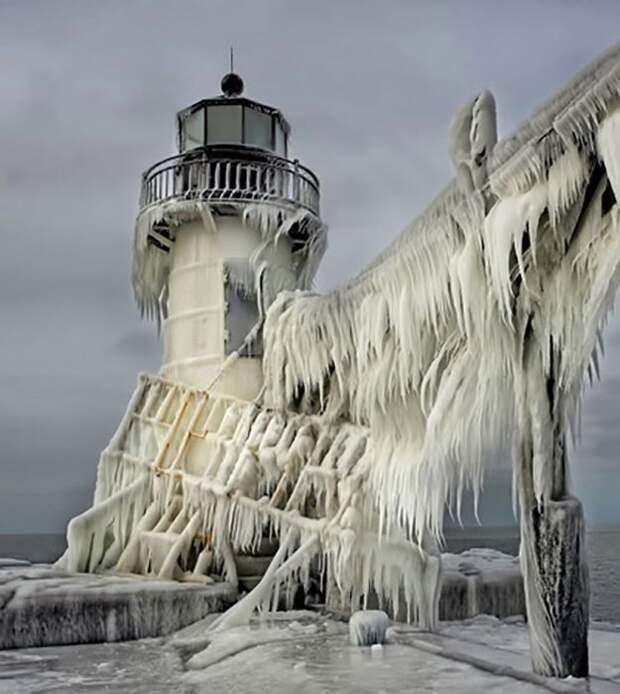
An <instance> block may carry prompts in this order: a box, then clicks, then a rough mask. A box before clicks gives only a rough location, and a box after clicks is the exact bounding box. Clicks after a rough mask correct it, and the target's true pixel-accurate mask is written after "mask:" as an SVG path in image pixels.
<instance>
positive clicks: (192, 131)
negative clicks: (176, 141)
mask: <svg viewBox="0 0 620 694" xmlns="http://www.w3.org/2000/svg"><path fill="white" fill-rule="evenodd" d="M204 136H205V112H204V110H203V109H199V110H198V111H195V112H194V113H192V115H191V116H189V117H188V118H186V119H185V122H184V123H183V150H188V149H193V148H194V147H202V146H203V145H204Z"/></svg>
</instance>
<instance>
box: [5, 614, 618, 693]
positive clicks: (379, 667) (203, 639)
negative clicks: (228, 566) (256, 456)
mask: <svg viewBox="0 0 620 694" xmlns="http://www.w3.org/2000/svg"><path fill="white" fill-rule="evenodd" d="M209 621H210V620H209V619H207V620H204V621H203V622H198V623H196V624H194V625H191V626H190V627H187V628H185V629H184V630H182V631H181V632H178V633H176V634H174V635H172V636H171V637H169V638H166V639H163V638H162V639H146V640H142V641H134V642H130V643H109V644H93V645H83V646H71V647H64V648H58V647H54V648H45V649H34V648H33V649H22V650H14V651H4V652H0V693H1V694H34V693H35V692H36V694H39V693H41V694H44V693H46V692H63V693H64V692H77V693H78V694H81V693H84V694H86V693H87V692H88V693H91V692H105V691H114V690H117V691H131V692H132V694H159V693H160V692H162V693H163V692H170V691H174V692H181V693H183V694H185V693H188V694H189V693H190V692H191V693H194V694H202V693H203V692H204V693H207V692H210V693H212V692H214V691H215V692H217V691H222V692H224V691H225V692H230V693H231V694H236V693H242V692H243V693H244V694H262V693H263V692H265V691H268V692H269V693H270V694H285V693H289V692H291V691H294V692H295V694H331V693H336V692H351V693H353V692H355V693H359V694H371V693H372V694H377V693H378V692H385V693H386V694H387V692H390V694H392V693H400V692H402V693H405V692H407V693H409V692H416V693H419V692H433V693H434V694H444V693H445V694H454V693H455V692H458V693H459V694H474V693H477V692H497V693H498V694H500V693H503V692H510V693H511V694H528V693H529V692H545V691H549V690H551V691H561V692H570V693H579V694H581V693H585V692H586V688H585V683H582V682H580V681H577V680H573V681H572V682H571V681H557V680H555V681H547V682H546V683H545V684H544V686H541V684H539V683H537V682H535V681H525V680H524V679H523V677H522V675H523V674H526V675H527V674H528V673H531V668H530V663H529V656H528V653H527V648H528V646H527V630H526V627H525V625H524V624H523V623H522V622H518V621H516V620H512V621H510V622H501V621H499V620H497V619H493V618H488V617H477V618H475V619H473V620H468V621H466V622H461V623H451V624H445V625H443V627H442V630H441V634H439V635H432V636H431V635H428V634H424V633H422V632H419V631H416V630H414V629H411V628H407V627H398V628H397V630H395V631H396V632H397V633H394V642H393V643H390V644H387V645H385V646H384V647H383V648H381V649H376V648H375V649H370V648H355V647H352V646H349V645H348V640H347V627H346V624H344V623H342V622H336V621H334V620H331V619H327V618H325V617H324V616H321V615H316V614H309V613H305V614H293V615H283V616H281V618H280V619H278V620H275V621H271V622H269V623H265V624H262V625H257V624H254V625H252V626H251V627H247V628H240V629H236V630H231V631H230V632H224V633H223V634H222V635H221V636H219V637H218V638H217V639H216V640H214V641H213V642H212V643H211V644H210V645H209V646H208V647H207V648H206V650H205V645H206V643H207V633H208V631H207V630H208V622H209ZM197 656H200V658H199V659H197ZM201 661H202V662H201ZM467 661H470V662H467ZM591 662H592V671H593V678H592V681H591V689H590V691H591V692H592V693H593V694H608V693H609V694H613V693H616V692H617V693H618V694H620V632H618V631H616V630H611V631H603V630H599V629H593V630H592V632H591ZM472 663H475V664H472ZM194 667H196V668H197V669H194Z"/></svg>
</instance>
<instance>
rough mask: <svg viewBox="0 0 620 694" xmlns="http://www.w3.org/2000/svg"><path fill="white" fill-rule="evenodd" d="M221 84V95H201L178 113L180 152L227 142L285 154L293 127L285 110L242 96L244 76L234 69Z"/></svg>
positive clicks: (233, 145)
mask: <svg viewBox="0 0 620 694" xmlns="http://www.w3.org/2000/svg"><path fill="white" fill-rule="evenodd" d="M221 87H222V92H223V93H222V94H221V95H220V96H217V97H215V98H211V99H202V100H200V101H197V102H196V103H195V104H192V105H191V106H189V107H187V108H184V109H182V110H181V111H179V112H178V113H177V126H178V144H179V152H180V153H181V154H183V153H185V152H189V151H191V150H193V149H197V148H204V147H211V146H212V145H228V146H232V147H244V148H245V147H251V148H253V149H260V150H264V151H266V152H269V153H273V154H276V155H278V156H280V157H285V158H286V157H287V155H288V141H289V136H290V132H291V128H290V126H289V124H288V122H287V120H286V118H284V116H283V115H282V113H281V112H280V111H279V110H278V109H277V108H273V107H272V106H267V105H266V104H262V103H260V102H258V101H254V100H253V99H248V98H246V97H243V96H241V94H242V93H243V80H242V79H241V77H239V75H237V74H235V73H233V72H231V73H228V74H227V75H225V76H224V78H223V79H222V83H221Z"/></svg>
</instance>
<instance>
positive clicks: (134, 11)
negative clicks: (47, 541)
mask: <svg viewBox="0 0 620 694" xmlns="http://www.w3.org/2000/svg"><path fill="white" fill-rule="evenodd" d="M619 25H620V3H618V2H617V0H616V1H614V0H610V1H609V2H604V1H603V0H598V1H594V0H591V1H590V2H586V1H585V0H584V1H581V2H578V1H570V0H538V1H536V2H534V1H531V2H524V1H523V0H519V1H518V2H517V1H516V0H515V1H513V2H501V1H499V0H489V1H488V2H483V1H476V2H474V1H471V2H465V1H459V0H453V1H452V2H441V1H431V0H427V1H426V2H421V1H419V2H414V1H411V0H410V1H405V0H403V1H402V2H397V1H389V0H376V1H375V2H364V1H362V0H349V1H343V0H338V1H337V2H334V1H332V0H306V1H305V2H294V1H285V0H280V1H277V0H273V1H271V0H270V1H268V0H254V1H253V2H233V1H232V0H229V1H228V2H220V1H215V0H209V1H207V0H202V1H184V2H155V1H151V2H147V1H146V0H124V1H122V2H104V1H101V0H96V1H89V0H80V1H78V0H75V1H74V2H64V1H61V0H43V1H41V2H35V1H33V0H30V1H29V0H20V1H15V2H13V1H9V0H0V233H1V239H2V247H1V249H0V318H1V319H2V329H1V330H0V532H41V531H62V530H63V529H64V526H65V524H66V521H67V519H68V518H70V517H71V516H73V515H75V514H76V513H78V512H79V511H81V510H83V509H84V508H85V507H86V506H88V505H89V503H90V500H91V497H92V492H93V488H94V480H95V471H96V465H97V460H98V456H99V452H100V451H101V449H103V448H104V447H105V445H106V443H107V441H108V439H109V437H110V435H111V434H112V432H113V431H114V429H115V427H116V425H117V424H118V422H119V420H120V418H121V416H122V414H123V411H124V408H125V406H126V403H127V400H128V398H129V396H130V393H131V391H132V390H133V388H134V385H135V380H136V375H137V373H138V372H139V371H156V370H157V369H158V367H159V363H160V355H161V345H160V343H159V341H158V339H157V338H156V335H155V329H154V326H152V325H149V324H145V323H142V322H140V320H139V318H138V315H137V312H136V310H135V308H134V304H133V299H132V296H131V292H130V286H129V268H130V261H131V258H130V247H131V237H132V233H133V232H132V229H133V221H134V218H135V214H136V211H137V199H138V188H139V181H140V173H141V171H142V170H143V169H145V168H146V167H147V166H149V165H151V164H153V163H155V162H156V161H158V160H159V159H162V158H164V157H165V156H168V155H170V154H173V153H174V144H175V140H174V136H175V133H174V114H175V112H176V111H177V110H179V109H180V108H183V107H185V106H188V105H189V104H191V103H193V102H194V101H196V100H198V99H200V98H203V97H208V96H214V95H217V94H218V93H219V82H220V79H221V77H222V75H223V74H224V72H225V71H226V67H227V54H228V47H229V46H230V45H231V44H234V46H235V54H236V68H237V70H238V72H240V73H241V75H242V76H243V78H244V80H245V83H246V94H247V95H248V96H250V97H253V98H256V99H258V100H261V101H264V102H266V103H269V104H272V105H274V106H278V107H280V108H281V109H282V110H283V111H284V113H285V115H286V116H287V118H288V119H289V121H290V123H291V125H292V128H293V147H294V153H295V155H296V156H298V157H299V158H300V159H301V161H302V162H303V163H305V164H306V165H308V166H310V167H311V168H312V169H313V170H314V171H315V172H316V173H317V174H318V175H319V177H320V179H321V185H322V210H323V216H324V218H325V220H326V221H327V223H328V224H329V226H330V247H329V250H328V252H327V254H326V256H325V259H324V261H323V264H322V268H321V270H320V272H319V276H318V285H319V288H320V289H328V288H330V287H333V286H335V285H336V284H338V283H339V282H341V281H343V280H345V279H346V278H347V277H349V276H350V275H351V274H352V273H354V272H355V271H357V270H359V269H360V268H361V267H363V265H364V264H365V263H367V262H368V261H369V260H371V259H372V258H373V256H374V255H376V253H377V252H378V251H379V250H380V249H382V248H383V247H384V246H385V245H386V244H387V243H388V242H389V241H390V240H391V239H392V238H393V237H394V236H395V235H396V234H397V233H398V232H399V230H400V229H401V228H402V227H403V226H404V225H405V224H406V223H407V222H409V221H410V220H411V219H412V218H413V217H414V216H415V215H416V214H417V213H418V212H419V211H420V210H421V209H422V208H423V207H424V206H425V205H426V204H427V203H428V202H429V201H430V200H431V198H432V197H434V195H435V194H436V193H437V192H438V191H439V189H441V188H442V187H443V186H444V184H445V183H446V182H447V181H448V179H449V177H450V176H451V171H450V165H449V161H448V155H447V144H446V143H447V137H446V131H447V126H448V122H449V120H450V117H451V114H452V112H453V111H454V109H455V108H457V107H458V106H459V105H461V104H462V103H464V102H465V101H466V100H468V99H469V98H470V97H471V96H473V95H475V94H477V93H478V92H479V91H480V90H481V89H482V88H484V87H487V88H489V89H490V90H491V91H492V92H493V93H494V94H495V97H496V100H497V105H498V119H499V129H500V136H505V135H507V134H508V133H509V132H510V131H511V130H512V129H513V128H514V127H516V125H518V124H519V123H520V122H522V121H523V120H524V119H526V118H527V116H528V114H529V113H530V112H531V111H532V110H533V109H534V108H535V107H536V106H537V105H538V104H540V102H541V101H544V100H546V99H547V98H548V97H549V96H550V95H551V94H552V92H554V91H555V90H557V89H559V88H560V87H561V86H562V84H563V83H564V82H565V81H566V80H568V79H570V77H571V76H572V75H573V74H574V73H575V72H576V71H578V70H579V69H581V68H582V67H583V66H585V65H586V64H587V63H588V62H590V61H591V60H592V59H593V58H595V57H596V56H597V54H599V53H600V52H602V51H603V50H605V49H606V48H607V47H609V46H610V45H612V44H613V43H614V42H615V41H616V40H617V38H618V26H619ZM619 412H620V320H612V322H611V324H610V326H609V328H608V330H607V356H606V359H605V362H604V365H603V380H602V383H600V384H599V385H598V386H597V387H596V388H595V390H594V391H593V392H592V393H591V394H590V395H589V396H588V398H587V401H586V405H585V416H584V436H583V440H582V443H581V446H580V447H579V449H578V451H577V452H576V453H575V455H574V456H573V474H574V478H575V485H576V488H577V492H578V494H579V495H580V496H581V497H582V499H583V500H584V502H585V506H586V513H587V516H588V518H589V520H590V521H591V522H618V521H620V503H619V499H620V426H619V424H620V415H619ZM488 487H489V488H490V489H491V491H492V493H491V494H488V495H487V498H486V501H485V503H484V504H483V513H482V519H483V521H484V522H485V523H488V524H497V523H504V522H506V521H508V522H510V518H511V517H510V511H509V509H508V508H507V505H508V498H509V497H508V491H507V490H508V474H507V472H506V470H504V471H500V472H498V473H495V474H494V475H493V476H492V477H491V478H490V480H489V484H488ZM500 492H501V493H500Z"/></svg>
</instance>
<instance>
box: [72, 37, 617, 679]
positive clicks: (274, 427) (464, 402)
mask: <svg viewBox="0 0 620 694" xmlns="http://www.w3.org/2000/svg"><path fill="white" fill-rule="evenodd" d="M618 55H619V50H618V49H617V48H615V49H613V50H611V51H609V52H608V53H607V54H605V55H604V56H603V57H602V58H600V59H599V60H598V61H597V62H596V63H595V64H594V65H593V66H591V67H590V68H589V69H587V70H586V71H584V72H583V73H582V74H581V75H579V76H578V77H577V78H576V79H575V80H573V82H572V83H570V84H569V85H568V87H566V88H565V89H564V90H563V91H562V92H560V94H559V95H558V96H557V97H556V98H555V99H553V100H552V101H551V102H550V103H548V104H547V105H546V106H544V107H543V108H542V109H540V110H539V111H538V112H537V113H535V114H534V115H533V117H532V118H531V119H530V120H529V121H528V123H527V124H526V125H525V126H523V127H522V128H521V129H520V130H518V131H517V133H516V134H515V135H514V136H513V137H511V138H509V139H507V140H505V141H502V142H499V143H496V139H497V134H496V125H495V104H494V101H493V98H492V96H491V95H490V94H488V93H487V92H484V93H483V94H481V95H480V96H479V97H477V98H476V99H475V100H474V101H473V102H472V103H471V104H469V105H468V106H467V107H465V108H464V109H462V110H461V111H460V112H459V113H458V114H457V116H456V118H455V120H454V122H453V125H452V127H451V132H450V153H451V156H452V158H453V161H454V163H455V166H456V169H457V179H456V181H455V182H453V183H452V184H451V185H449V186H448V188H447V189H446V190H445V191H444V192H443V193H442V194H441V195H440V196H439V197H438V198H437V199H436V200H435V202H433V203H432V204H431V206H430V207H429V208H428V209H427V210H426V211H425V212H424V213H423V214H422V215H421V216H420V217H419V218H418V219H417V220H416V221H414V222H413V223H412V224H411V226H410V227H408V228H407V229H405V231H404V232H403V233H402V234H401V235H400V237H399V238H397V240H396V241H395V242H393V243H392V244H391V245H390V246H389V247H388V248H387V249H386V250H385V251H384V252H383V253H381V254H380V255H379V256H378V257H377V258H376V259H375V261H374V262H372V263H371V264H370V265H369V266H368V267H367V268H366V269H365V270H364V271H363V272H362V273H361V274H359V275H358V276H357V277H355V278H354V279H352V280H351V281H349V282H348V283H347V284H345V285H343V286H342V287H340V288H338V289H336V290H335V291H333V292H331V293H329V294H327V295H324V296H319V295H316V294H313V293H311V292H309V291H307V288H308V281H307V280H308V279H309V277H310V276H311V274H312V268H313V267H314V266H315V264H316V262H317V259H318V258H319V257H320V254H321V252H322V251H323V249H324V240H325V237H324V234H323V233H322V232H321V230H318V229H317V230H315V231H316V233H314V234H313V235H311V237H312V239H313V241H312V242H311V243H310V244H308V245H307V246H305V247H303V248H302V249H300V251H299V253H300V256H299V258H298V259H297V260H298V267H297V271H296V273H294V274H295V275H296V276H297V277H298V278H300V279H298V280H296V281H295V282H294V283H293V281H292V279H291V277H289V276H285V275H286V273H279V271H278V269H277V268H274V269H273V272H272V269H271V268H268V267H266V266H265V264H264V263H261V257H260V253H257V254H255V255H254V257H253V260H252V262H251V268H250V270H251V272H250V275H247V274H244V273H239V274H237V275H236V276H235V277H234V278H233V280H234V281H235V282H245V283H249V282H250V280H248V279H247V277H248V276H251V277H253V282H254V286H253V287H249V288H248V291H254V292H255V293H256V295H259V294H260V293H261V292H263V293H264V292H265V288H264V287H263V286H262V284H261V280H260V278H261V277H264V276H265V275H264V273H271V274H270V279H269V282H270V290H269V291H268V292H267V295H266V298H265V299H264V300H261V301H260V302H259V305H260V308H261V311H263V312H264V311H267V309H268V311H267V314H266V318H265V321H264V344H265V350H264V352H265V358H264V363H263V368H264V375H265V388H264V391H263V393H262V397H260V398H259V399H258V400H257V402H256V403H248V402H241V401H235V400H233V399H227V398H225V397H223V396H219V395H217V396H216V395H213V394H212V393H210V392H208V391H204V390H197V389H191V388H188V387H185V386H182V385H180V384H178V383H174V382H169V381H166V380H164V379H160V378H153V377H142V379H141V381H140V384H139V386H138V389H137V391H136V394H135V396H134V398H133V400H132V402H131V403H130V407H129V410H128V412H127V415H126V418H125V420H124V421H123V423H122V424H121V427H120V429H119V432H118V433H117V435H116V436H115V437H114V439H113V441H112V443H111V444H110V446H109V448H108V449H107V450H106V451H105V452H104V454H103V456H102V458H101V462H100V465H99V472H98V479H97V490H96V496H95V505H94V506H93V508H92V509H91V510H89V511H87V512H86V513H85V514H83V515H82V516H80V517H78V518H76V519H75V520H74V521H72V522H71V524H70V527H69V549H68V553H67V555H66V557H65V558H64V562H65V564H66V566H67V567H70V568H72V569H74V570H89V571H93V570H105V569H115V570H117V571H128V572H132V571H139V572H142V573H155V574H157V575H160V576H165V577H174V578H180V579H182V580H183V579H184V580H197V579H199V578H200V577H201V576H203V574H204V572H206V571H207V570H208V567H209V566H211V565H212V564H213V565H214V566H216V567H222V568H221V570H222V571H223V573H224V574H225V575H226V576H227V577H228V579H229V580H231V581H233V582H234V581H235V579H236V572H235V566H234V555H235V552H238V551H240V550H243V549H249V548H252V547H253V546H256V545H257V544H258V543H259V542H260V541H261V538H262V536H263V534H264V533H272V534H274V535H275V536H277V537H278V538H279V540H280V548H279V550H278V553H277V554H276V557H275V558H274V561H273V563H272V565H271V566H270V568H269V570H268V572H267V574H266V575H265V577H264V578H263V580H262V581H261V583H260V584H259V585H258V586H257V588H256V590H255V591H254V592H253V593H251V594H250V595H249V596H248V597H247V598H246V599H244V600H243V601H242V602H241V603H239V604H238V605H236V606H235V607H234V608H233V609H232V611H231V612H230V613H228V614H227V615H226V616H225V617H224V618H223V620H222V622H221V623H220V627H222V626H226V625H237V624H241V623H244V622H247V620H248V618H249V614H250V612H251V611H252V610H253V609H254V608H259V609H265V608H267V607H269V606H276V605H277V604H278V603H279V600H280V597H281V590H282V588H283V592H284V595H287V594H290V592H291V591H292V588H293V586H295V585H296V584H298V583H299V582H301V583H302V584H303V583H307V582H308V580H309V576H310V570H311V568H313V569H315V570H316V571H319V572H324V573H325V574H326V576H327V580H326V583H327V586H328V590H329V591H331V592H332V593H337V594H338V595H339V599H340V600H341V601H343V602H345V603H347V604H349V605H350V606H352V607H353V608H354V609H357V608H358V607H359V606H360V603H361V604H365V601H366V600H367V597H368V594H369V592H370V591H371V589H372V590H374V591H376V592H377V594H378V595H379V597H380V599H382V600H384V601H386V602H389V603H391V607H392V609H393V610H394V611H395V612H398V605H399V602H400V601H401V600H404V601H405V603H406V605H407V608H408V610H409V612H410V616H411V617H412V618H413V619H415V620H417V621H419V622H420V623H422V624H423V625H426V626H429V627H432V626H433V625H434V623H435V621H436V618H437V600H438V597H439V579H440V575H441V567H440V560H439V553H438V543H439V542H440V541H441V536H442V519H443V513H444V509H445V505H446V503H447V504H448V505H449V507H450V508H451V509H452V510H453V511H454V512H455V513H456V514H457V515H458V514H459V513H460V503H461V493H462V491H463V489H464V487H465V486H470V487H471V488H472V489H473V491H474V495H477V494H478V493H479V490H480V488H481V485H482V479H483V472H484V465H483V463H484V460H485V457H486V453H487V452H488V451H489V450H490V449H493V448H496V447H498V446H499V445H505V444H506V442H509V441H512V443H513V450H514V474H515V490H516V491H517V496H518V499H517V500H518V502H519V505H520V517H521V527H522V538H523V550H522V556H521V559H522V566H523V572H524V576H525V587H526V600H527V605H528V615H529V623H530V629H531V633H532V651H533V659H534V664H535V667H536V669H537V670H538V671H539V672H542V673H545V674H563V675H565V674H579V675H582V674H585V673H586V672H587V648H586V649H585V650H584V647H583V641H584V639H585V638H586V637H585V636H584V634H585V629H586V628H587V616H588V615H587V600H586V595H587V589H586V585H587V571H586V568H585V564H584V559H583V522H582V513H581V508H580V505H579V503H578V502H577V501H576V500H575V499H573V498H572V497H571V496H570V490H569V486H568V477H567V458H566V431H567V429H568V428H572V430H573V432H574V433H576V432H577V431H578V421H579V402H580V396H581V393H582V390H583V387H584V382H585V380H586V379H587V377H590V378H592V377H593V376H594V375H595V374H596V373H597V368H598V366H597V365H598V355H599V351H600V349H601V345H602V341H601V328H602V326H603V325H604V323H605V319H606V316H607V313H608V311H609V309H610V307H611V304H612V300H613V296H614V293H615V291H616V288H617V284H618V279H619V270H618V262H619V261H620V234H619V233H618V232H619V230H618V206H617V199H618V196H619V195H620V133H619V129H620V110H617V107H618V103H619V99H618V97H619V88H620V62H619V60H618ZM231 204H233V203H231ZM244 210H245V211H244V219H245V223H247V224H250V225H252V224H253V225H257V228H259V229H260V230H261V234H262V235H263V238H264V240H265V243H267V244H269V243H276V242H277V239H278V237H279V235H281V234H286V233H287V230H288V229H289V228H290V225H291V224H292V223H293V219H294V220H295V223H314V222H313V221H311V220H310V218H309V217H308V216H307V215H306V214H305V213H297V212H291V214H290V215H289V216H287V215H286V214H282V213H280V212H279V213H276V212H275V211H274V209H273V208H269V207H268V206H265V205H261V204H257V205H252V206H249V207H246V208H244ZM210 214H211V209H210V206H209V202H208V200H207V201H204V200H202V199H200V200H197V199H190V200H185V201H183V202H181V203H179V201H178V200H177V201H175V202H174V205H172V203H163V204H162V205H159V206H156V207H151V208H149V209H148V210H147V211H146V212H144V213H143V214H142V215H141V216H140V217H139V219H138V223H137V229H136V241H135V249H134V287H135V291H136V296H137V298H138V301H139V303H140V306H141V307H142V309H143V311H144V312H146V313H147V314H151V315H155V316H156V317H158V318H159V316H160V313H161V311H162V307H165V301H162V296H164V295H165V290H166V282H167V272H168V268H167V266H166V262H167V261H166V254H164V253H161V252H159V251H158V249H157V246H156V245H155V246H153V244H150V245H149V244H147V243H146V238H147V235H148V234H150V233H152V232H153V230H154V229H156V227H157V223H159V222H164V223H165V224H167V225H168V228H169V231H170V229H171V230H172V232H171V233H174V226H175V224H179V223H181V222H182V221H183V220H184V219H185V218H186V217H185V216H186V215H189V217H192V218H193V217H195V216H200V217H201V218H202V219H203V221H204V223H205V226H206V227H210V228H212V229H214V226H213V224H212V220H210V219H209V216H210ZM296 215H301V217H299V216H296ZM153 225H155V227H154V226H153ZM154 233H156V231H155V232H154ZM161 242H162V243H165V238H164V239H162V240H161ZM231 271H232V270H231ZM233 274H234V272H233ZM244 278H246V279H244ZM287 289H289V290H292V291H286V290H287ZM261 324H262V317H261ZM571 567H572V568H571ZM567 615H570V617H569V618H568V622H569V626H567V622H566V621H564V620H565V618H566V616H567ZM567 629H568V630H569V631H570V630H574V631H575V633H576V634H577V635H576V636H575V639H574V643H573V644H572V645H571V644H570V643H569V644H568V650H566V649H565V646H566V644H567V643H568V641H570V639H568V640H567V638H566V630H567ZM580 642H581V645H579V643H580ZM573 646H574V647H573ZM584 653H585V658H586V660H585V666H584V662H583V657H584Z"/></svg>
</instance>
